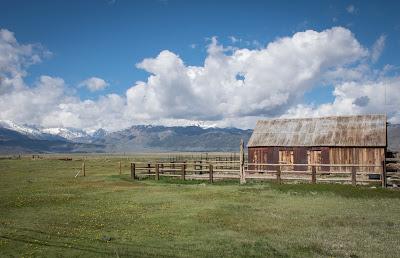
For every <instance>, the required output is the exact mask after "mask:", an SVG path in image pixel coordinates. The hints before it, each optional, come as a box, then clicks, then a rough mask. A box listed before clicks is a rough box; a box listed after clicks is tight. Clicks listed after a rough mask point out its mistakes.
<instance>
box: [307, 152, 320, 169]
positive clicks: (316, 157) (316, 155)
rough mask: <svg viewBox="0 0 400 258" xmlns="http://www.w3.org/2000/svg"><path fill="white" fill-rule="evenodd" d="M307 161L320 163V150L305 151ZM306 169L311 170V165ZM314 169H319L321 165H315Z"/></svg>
mask: <svg viewBox="0 0 400 258" xmlns="http://www.w3.org/2000/svg"><path fill="white" fill-rule="evenodd" d="M307 161H308V164H321V161H322V158H321V151H320V150H311V151H307ZM308 169H309V170H311V166H310V167H309V168H308ZM316 169H317V171H320V170H321V167H320V166H317V167H316Z"/></svg>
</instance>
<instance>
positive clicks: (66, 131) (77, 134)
mask: <svg viewBox="0 0 400 258" xmlns="http://www.w3.org/2000/svg"><path fill="white" fill-rule="evenodd" d="M41 131H42V132H43V133H47V134H52V135H57V136H60V137H63V138H65V139H67V140H71V141H74V140H76V139H79V138H85V137H89V134H88V133H86V132H85V131H83V130H80V129H75V128H60V127H53V128H43V129H42V130H41Z"/></svg>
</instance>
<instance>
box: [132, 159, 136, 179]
mask: <svg viewBox="0 0 400 258" xmlns="http://www.w3.org/2000/svg"><path fill="white" fill-rule="evenodd" d="M135 167H136V165H135V163H131V178H132V179H133V180H135V178H136V175H135V172H136V171H135Z"/></svg>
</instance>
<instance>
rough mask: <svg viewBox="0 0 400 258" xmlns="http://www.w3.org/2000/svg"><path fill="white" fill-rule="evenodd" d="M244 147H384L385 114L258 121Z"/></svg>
mask: <svg viewBox="0 0 400 258" xmlns="http://www.w3.org/2000/svg"><path fill="white" fill-rule="evenodd" d="M247 146H248V147H267V146H354V147H356V146H360V147H378V146H379V147H384V146H386V116H385V115H357V116H331V117H320V118H300V119H273V120H259V121H258V122H257V125H256V128H255V129H254V132H253V134H252V135H251V138H250V140H249V143H248V145H247Z"/></svg>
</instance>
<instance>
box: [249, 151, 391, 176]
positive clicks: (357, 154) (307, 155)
mask: <svg viewBox="0 0 400 258" xmlns="http://www.w3.org/2000/svg"><path fill="white" fill-rule="evenodd" d="M292 152H293V155H292V154H291V153H292ZM248 154H249V163H259V164H262V163H264V164H265V163H268V164H279V163H285V164H288V163H290V162H292V164H319V163H320V164H359V165H379V166H381V164H382V161H383V160H384V158H385V149H384V148H372V147H367V148H362V147H249V148H248ZM249 169H251V170H253V169H255V170H275V169H276V168H275V167H274V166H261V165H260V166H257V165H255V166H249ZM283 169H285V170H295V171H304V170H311V168H310V167H306V166H284V168H283ZM317 170H320V171H348V172H350V171H351V168H350V167H332V168H329V167H325V166H322V167H318V168H317ZM356 170H357V171H369V172H373V171H374V172H376V173H381V172H382V168H381V167H376V168H367V167H360V168H357V169H356Z"/></svg>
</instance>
